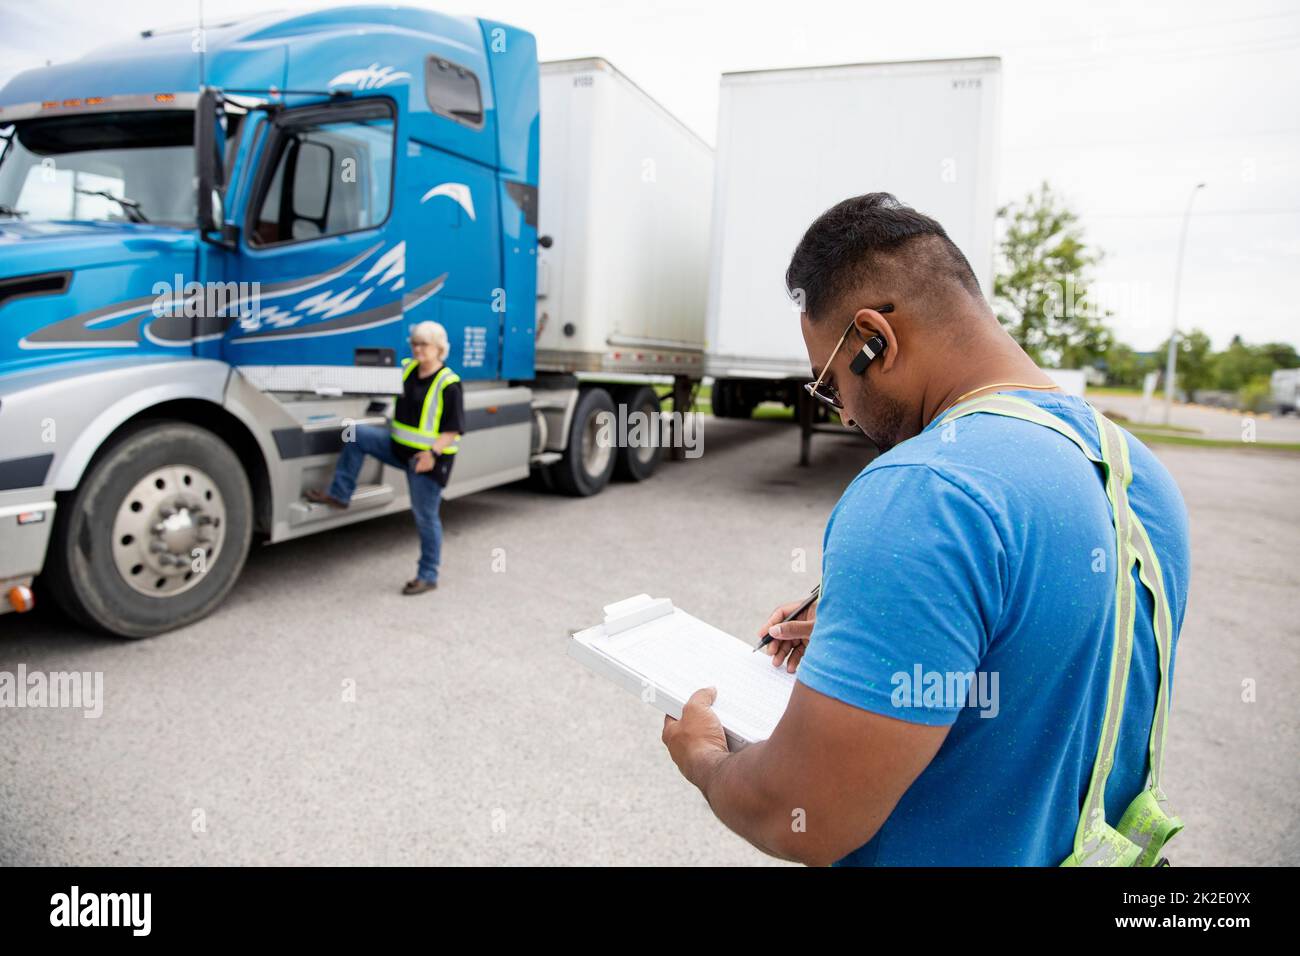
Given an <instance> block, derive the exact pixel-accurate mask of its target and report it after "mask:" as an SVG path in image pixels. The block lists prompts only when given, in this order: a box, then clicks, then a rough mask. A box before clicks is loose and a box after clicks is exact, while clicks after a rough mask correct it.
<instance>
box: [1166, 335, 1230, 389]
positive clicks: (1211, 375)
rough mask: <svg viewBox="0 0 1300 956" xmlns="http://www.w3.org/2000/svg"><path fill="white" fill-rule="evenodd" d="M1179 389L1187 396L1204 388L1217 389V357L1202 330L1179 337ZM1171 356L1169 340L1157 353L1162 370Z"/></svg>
mask: <svg viewBox="0 0 1300 956" xmlns="http://www.w3.org/2000/svg"><path fill="white" fill-rule="evenodd" d="M1175 351H1176V352H1177V353H1178V356H1177V360H1178V369H1177V372H1176V375H1177V378H1178V387H1179V388H1180V389H1182V390H1183V391H1184V392H1186V393H1187V394H1189V395H1190V394H1191V393H1192V392H1196V391H1200V390H1201V389H1203V388H1214V387H1216V366H1217V364H1218V363H1217V356H1215V355H1214V353H1213V351H1212V346H1211V343H1210V337H1209V336H1208V335H1206V334H1205V333H1204V332H1202V331H1201V330H1200V329H1192V330H1191V331H1190V332H1188V333H1187V334H1186V335H1180V336H1178V345H1177V347H1176V349H1175ZM1168 354H1169V340H1168V339H1165V340H1164V342H1162V343H1161V344H1160V350H1159V351H1158V352H1157V353H1156V355H1158V356H1159V357H1160V360H1161V362H1160V368H1161V369H1163V368H1164V358H1165V356H1166V355H1168Z"/></svg>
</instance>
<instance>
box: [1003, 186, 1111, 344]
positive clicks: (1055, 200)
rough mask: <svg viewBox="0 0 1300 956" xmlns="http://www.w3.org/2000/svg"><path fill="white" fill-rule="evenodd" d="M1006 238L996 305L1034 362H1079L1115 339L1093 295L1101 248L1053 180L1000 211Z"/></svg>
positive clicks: (1009, 328) (1012, 333)
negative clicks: (1090, 241)
mask: <svg viewBox="0 0 1300 956" xmlns="http://www.w3.org/2000/svg"><path fill="white" fill-rule="evenodd" d="M998 219H999V222H1000V224H1001V226H1002V238H1001V241H1000V243H999V246H998V270H997V276H996V278H995V279H994V281H993V301H994V309H995V311H996V312H997V316H998V320H999V321H1000V322H1001V323H1002V324H1003V326H1005V327H1006V329H1007V331H1008V332H1009V333H1010V334H1011V337H1012V338H1014V339H1015V340H1016V341H1017V342H1018V343H1020V347H1021V348H1023V349H1024V350H1025V351H1026V352H1028V353H1029V356H1030V357H1031V358H1033V359H1034V361H1036V362H1039V363H1042V364H1045V365H1054V364H1059V365H1060V366H1061V367H1065V368H1078V367H1081V366H1083V365H1092V364H1095V363H1096V362H1097V360H1098V359H1100V358H1101V357H1102V356H1104V355H1105V354H1106V352H1107V351H1108V350H1109V349H1110V347H1111V345H1112V344H1113V339H1112V336H1111V333H1110V331H1109V330H1108V329H1107V328H1106V326H1105V324H1104V322H1103V319H1104V318H1105V317H1106V315H1099V314H1097V313H1098V310H1097V309H1095V308H1094V307H1093V306H1092V304H1091V303H1090V302H1089V301H1088V284H1089V282H1090V281H1091V270H1092V267H1093V266H1095V265H1096V264H1097V263H1098V262H1099V261H1100V260H1101V253H1100V252H1096V251H1093V250H1090V249H1089V248H1088V247H1087V246H1086V245H1085V243H1084V240H1083V232H1082V230H1081V229H1080V227H1079V224H1078V216H1076V215H1075V214H1074V213H1073V212H1071V211H1070V210H1069V209H1068V208H1066V206H1065V204H1064V202H1063V200H1062V199H1061V198H1060V197H1059V196H1057V195H1056V194H1055V193H1053V192H1052V189H1051V187H1050V186H1048V184H1047V183H1043V184H1042V186H1040V187H1039V189H1038V190H1037V191H1036V192H1030V193H1029V194H1028V195H1027V196H1025V198H1024V199H1023V200H1022V201H1021V202H1018V203H1009V204H1008V205H1006V206H1003V207H1002V208H1001V209H999V210H998Z"/></svg>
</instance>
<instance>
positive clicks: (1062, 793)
mask: <svg viewBox="0 0 1300 956" xmlns="http://www.w3.org/2000/svg"><path fill="white" fill-rule="evenodd" d="M786 285H787V288H788V289H789V290H790V293H791V295H792V296H793V297H795V299H796V301H797V302H799V303H800V304H801V306H802V309H803V312H802V315H801V325H802V329H803V335H804V341H805V344H806V345H807V348H808V354H809V356H810V360H811V362H812V367H813V374H814V375H816V376H817V378H818V381H817V383H816V385H815V388H814V391H815V393H816V394H817V395H818V397H820V398H822V400H823V401H828V402H829V403H830V404H833V405H837V406H839V407H841V408H842V410H841V412H840V414H841V417H842V418H843V420H844V421H845V423H846V424H847V425H850V426H856V427H858V428H859V429H861V430H862V431H863V432H864V433H865V434H866V435H867V437H868V438H870V439H871V440H872V441H873V442H874V443H875V444H876V445H877V446H879V447H880V449H881V450H882V451H883V452H884V454H882V455H881V456H880V457H878V458H877V459H876V460H875V461H873V462H872V463H871V464H870V465H869V466H867V467H866V468H865V469H863V470H862V472H861V473H859V474H858V476H857V477H856V478H854V480H853V481H852V482H851V483H850V484H849V487H848V488H847V489H846V490H845V492H844V494H843V496H842V497H841V498H840V501H839V503H838V504H837V505H836V506H835V509H834V511H833V512H832V513H831V517H830V521H829V522H828V523H827V526H826V534H825V539H824V542H823V556H822V591H821V597H820V600H819V601H818V602H817V604H815V605H813V607H812V608H811V609H810V610H809V611H808V612H807V613H806V614H805V615H803V619H802V620H799V621H794V622H791V623H786V624H779V622H780V621H782V619H783V618H784V617H785V616H786V614H788V613H789V612H790V611H792V610H793V609H794V607H795V605H796V604H797V603H798V602H794V603H791V604H789V605H785V606H783V607H781V608H778V609H777V610H776V611H774V612H773V614H772V617H771V618H770V619H769V621H768V622H767V624H766V625H764V626H763V628H761V629H760V632H759V633H760V635H762V634H769V635H770V636H772V637H773V638H774V641H773V642H772V643H771V644H770V645H768V650H769V651H771V652H773V657H772V662H773V664H774V665H776V666H785V667H787V668H788V669H790V670H793V671H795V673H796V675H797V678H798V680H797V683H796V684H795V689H794V692H793V694H792V695H791V698H790V704H789V707H788V709H787V711H786V713H785V716H784V717H783V718H782V720H781V722H780V723H779V725H778V726H777V728H776V730H775V731H774V732H773V734H772V736H771V738H770V739H769V740H767V741H764V742H762V743H758V744H754V745H752V746H750V747H747V748H745V749H744V750H741V751H739V752H737V753H734V754H731V753H728V751H727V748H726V742H725V737H724V735H723V732H722V728H721V726H720V724H719V723H718V721H717V718H716V716H715V715H714V713H713V710H712V708H711V706H710V705H711V704H712V702H713V700H714V692H713V690H712V689H702V690H701V691H699V692H698V693H696V694H695V695H694V696H692V697H691V699H690V701H688V702H687V705H686V707H685V708H684V710H683V714H682V719H681V720H673V719H672V718H667V719H666V720H665V723H664V742H665V743H666V744H667V746H668V749H669V752H670V753H671V755H672V757H673V760H674V761H675V762H676V763H677V765H678V767H679V768H680V769H681V771H682V773H683V774H684V775H685V776H686V777H687V779H689V780H690V781H691V782H692V783H694V784H696V785H697V786H698V787H699V788H700V789H701V791H702V792H703V793H704V795H705V797H706V799H707V800H708V802H709V805H710V806H711V807H712V809H713V811H714V812H715V813H716V814H717V815H718V817H719V818H720V819H721V820H722V821H723V822H724V823H725V824H726V825H727V826H729V827H730V828H731V829H733V830H735V831H736V832H737V833H739V834H740V835H741V836H743V837H745V838H746V839H747V840H749V841H750V842H751V843H753V844H754V845H755V846H757V847H759V848H760V849H762V850H764V851H766V852H768V853H771V854H773V855H776V856H780V857H783V858H785V859H792V860H798V861H801V862H805V863H809V864H828V863H834V862H839V863H845V864H861V865H1031V866H1046V865H1051V866H1055V865H1057V864H1059V863H1061V862H1062V861H1063V860H1065V859H1066V857H1067V856H1069V855H1070V852H1071V849H1072V844H1073V840H1074V835H1075V830H1076V827H1077V825H1078V821H1079V811H1080V806H1081V804H1082V803H1083V799H1084V796H1085V794H1086V792H1087V789H1088V783H1089V780H1090V777H1091V773H1092V769H1093V762H1094V759H1095V757H1096V755H1097V749H1098V742H1099V737H1100V733H1101V727H1102V716H1103V714H1104V712H1105V709H1106V691H1107V687H1108V678H1109V668H1110V659H1111V651H1112V644H1113V640H1114V627H1115V577H1116V575H1115V567H1116V564H1115V561H1116V552H1115V528H1114V524H1113V521H1112V512H1111V508H1110V504H1109V501H1108V499H1107V497H1106V493H1105V489H1104V485H1103V479H1102V475H1101V472H1100V469H1098V467H1097V466H1096V465H1095V464H1093V463H1092V462H1091V461H1090V460H1089V459H1088V458H1087V457H1086V456H1085V455H1084V454H1083V453H1082V452H1081V451H1080V449H1079V448H1078V446H1076V445H1075V444H1073V443H1072V442H1071V441H1069V440H1068V439H1066V438H1064V437H1062V436H1061V435H1060V434H1058V433H1057V432H1055V431H1053V430H1051V429H1049V428H1046V427H1044V426H1043V425H1041V424H1035V423H1031V422H1028V421H1023V420H1020V419H1014V418H1007V417H1003V416H999V415H990V414H976V415H970V416H967V417H964V418H960V419H956V420H954V421H952V422H949V423H947V424H943V423H942V421H941V417H942V413H944V412H945V411H946V410H948V409H949V408H951V407H952V406H954V405H956V404H957V403H958V402H959V401H964V400H966V399H968V398H972V397H976V396H985V395H991V394H995V393H1007V394H1010V395H1014V396H1016V397H1018V398H1021V399H1024V400H1027V401H1029V402H1032V403H1033V404H1034V405H1036V406H1038V407H1039V408H1041V409H1043V410H1045V411H1047V412H1050V413H1051V414H1053V415H1055V416H1057V417H1058V418H1060V419H1061V420H1062V421H1063V422H1065V423H1066V424H1068V425H1069V426H1070V427H1072V428H1073V429H1074V430H1075V431H1076V432H1077V433H1078V434H1079V435H1080V436H1081V437H1082V438H1083V440H1084V442H1085V443H1086V444H1088V445H1089V446H1090V449H1091V451H1092V453H1093V454H1098V453H1099V447H1098V442H1099V436H1098V434H1097V428H1096V424H1095V422H1094V420H1093V417H1092V413H1091V410H1090V409H1089V407H1088V405H1087V404H1086V403H1085V402H1084V401H1083V400H1081V399H1078V398H1073V397H1070V396H1067V395H1064V394H1062V393H1061V392H1060V391H1059V390H1058V389H1057V388H1056V386H1055V385H1054V383H1053V382H1052V380H1051V379H1050V378H1049V377H1048V376H1047V375H1046V374H1045V373H1044V372H1043V371H1041V370H1040V369H1039V368H1038V367H1037V366H1036V365H1035V364H1034V363H1033V362H1032V361H1031V360H1030V359H1029V357H1028V356H1027V355H1026V354H1025V353H1024V351H1023V350H1022V349H1021V348H1020V347H1019V346H1018V345H1017V344H1016V343H1015V342H1014V341H1013V340H1012V339H1011V337H1010V336H1009V335H1008V334H1007V333H1006V332H1005V331H1004V330H1003V329H1002V327H1001V326H1000V324H999V323H998V320H997V319H996V317H995V316H994V315H993V313H992V311H991V310H990V309H989V306H988V304H987V303H986V302H985V300H984V298H983V296H982V294H981V293H980V289H979V286H978V283H977V282H976V279H975V276H974V274H973V273H972V272H971V269H970V265H969V264H968V263H967V261H966V259H965V257H964V256H963V255H962V253H961V252H960V251H959V250H958V249H957V247H956V246H955V245H954V244H953V243H952V242H951V240H949V238H948V236H947V235H946V234H945V232H944V230H943V228H942V227H941V226H940V225H939V224H938V223H937V222H935V221H934V220H933V219H930V218H929V217H927V216H924V215H921V214H919V213H917V212H916V211H914V210H912V209H910V208H908V207H906V206H903V205H901V204H899V203H898V202H897V200H895V199H894V198H893V197H892V196H889V195H888V194H885V193H872V194H868V195H865V196H859V197H856V198H854V199H849V200H846V201H844V202H842V203H840V204H839V205H837V206H835V207H833V208H831V209H830V210H828V211H827V212H826V213H824V214H823V215H822V216H821V217H819V218H818V219H817V220H816V221H815V222H814V223H813V224H812V226H810V227H809V229H808V231H807V233H806V234H805V235H804V237H803V239H802V241H801V242H800V243H799V245H798V247H797V248H796V250H795V252H794V256H793V258H792V260H791V263H790V267H789V269H788V271H787V273H786ZM1124 439H1125V441H1126V442H1127V445H1128V451H1129V455H1130V458H1131V465H1132V470H1133V474H1134V478H1133V483H1132V485H1131V487H1130V489H1129V495H1130V501H1131V503H1132V506H1133V509H1134V510H1135V511H1136V513H1137V515H1138V517H1139V518H1140V519H1141V520H1142V522H1143V524H1144V525H1145V527H1146V529H1147V531H1148V533H1149V535H1150V538H1151V543H1152V546H1153V548H1154V551H1155V553H1156V556H1157V557H1158V559H1159V562H1160V564H1161V566H1162V569H1163V572H1164V584H1165V589H1166V592H1167V595H1168V600H1169V604H1170V608H1171V609H1172V616H1173V623H1174V641H1175V643H1176V641H1177V633H1178V630H1179V628H1180V627H1181V625H1182V620H1183V612H1184V608H1185V606H1186V599H1187V583H1188V578H1189V574H1190V567H1189V553H1188V535H1187V516H1186V509H1185V508H1184V505H1183V501H1182V498H1181V496H1180V495H1179V492H1178V489H1177V487H1176V486H1175V484H1174V482H1173V480H1172V479H1171V478H1170V476H1169V473H1168V472H1167V471H1166V470H1165V469H1164V467H1163V466H1162V465H1161V464H1160V463H1159V461H1157V460H1156V458H1155V457H1154V456H1153V455H1152V454H1151V453H1150V452H1149V451H1148V450H1147V449H1146V447H1145V446H1143V445H1142V444H1141V443H1140V442H1138V441H1137V440H1135V439H1133V438H1132V437H1131V436H1129V435H1128V434H1127V433H1125V434H1124ZM1135 573H1136V572H1135ZM1137 593H1138V606H1137V609H1136V622H1135V631H1134V642H1133V650H1132V655H1133V657H1132V664H1131V667H1130V671H1129V679H1128V684H1127V689H1126V697H1125V707H1124V714H1123V720H1122V722H1121V724H1120V733H1119V740H1118V744H1117V747H1116V751H1115V761H1114V768H1113V770H1112V771H1111V774H1110V777H1109V780H1108V783H1107V786H1106V792H1105V806H1106V818H1107V820H1108V821H1109V822H1110V823H1111V824H1112V825H1114V824H1115V823H1116V822H1117V821H1118V819H1119V816H1120V814H1122V813H1123V811H1124V808H1125V807H1126V806H1128V804H1129V802H1130V801H1131V800H1132V799H1133V798H1134V797H1135V796H1136V795H1137V794H1138V793H1139V792H1140V791H1141V790H1142V788H1143V787H1144V786H1145V783H1146V778H1147V771H1148V753H1147V751H1148V742H1149V734H1150V729H1151V722H1152V717H1153V713H1154V710H1155V691H1156V687H1157V682H1158V678H1159V660H1158V656H1157V652H1156V644H1155V638H1154V633H1153V626H1152V613H1153V609H1152V602H1151V599H1150V595H1149V594H1148V593H1147V592H1146V591H1145V590H1144V589H1142V588H1141V587H1140V586H1139V588H1138V591H1137ZM796 668H797V670H796Z"/></svg>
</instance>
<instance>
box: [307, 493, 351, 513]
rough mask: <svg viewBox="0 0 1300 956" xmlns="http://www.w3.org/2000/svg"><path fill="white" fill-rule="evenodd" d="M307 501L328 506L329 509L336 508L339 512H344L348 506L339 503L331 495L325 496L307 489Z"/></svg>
mask: <svg viewBox="0 0 1300 956" xmlns="http://www.w3.org/2000/svg"><path fill="white" fill-rule="evenodd" d="M307 500H308V501H314V502H316V504H318V505H329V506H330V507H331V508H338V509H339V510H346V509H347V506H348V503H347V502H346V501H339V500H338V499H337V498H335V497H334V496H333V495H329V494H326V493H325V492H323V491H320V490H318V489H316V488H308V489H307Z"/></svg>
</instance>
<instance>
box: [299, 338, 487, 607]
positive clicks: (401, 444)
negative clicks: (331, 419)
mask: <svg viewBox="0 0 1300 956" xmlns="http://www.w3.org/2000/svg"><path fill="white" fill-rule="evenodd" d="M410 344H411V353H412V354H413V355H414V356H415V357H414V358H413V359H406V360H405V361H403V363H402V366H403V371H402V394H401V396H400V397H399V398H398V399H397V407H396V408H395V409H394V410H393V420H392V422H391V423H390V424H389V427H388V428H386V429H385V428H383V427H382V426H379V425H359V426H358V427H357V429H356V435H355V440H353V441H344V443H343V450H342V452H340V453H339V460H338V464H337V465H335V467H334V480H333V481H332V482H331V483H330V486H329V489H328V490H327V491H319V490H317V489H312V490H310V491H308V492H307V498H308V500H310V501H315V502H319V503H321V504H326V505H330V506H331V507H334V508H346V507H348V504H349V502H350V501H351V500H352V493H353V492H354V491H355V490H356V487H357V475H358V474H359V473H360V471H361V465H362V464H363V463H364V461H365V458H366V455H372V456H373V457H375V458H378V459H379V460H380V461H382V462H383V463H384V464H386V465H391V466H392V467H394V468H401V469H403V470H405V471H406V481H407V486H408V487H409V488H410V492H411V511H412V513H413V514H414V515H415V526H416V528H418V529H419V531H420V564H419V568H418V570H417V571H416V575H415V577H414V578H412V579H411V580H410V581H407V582H406V585H405V586H404V587H403V588H402V593H403V594H423V593H424V592H425V591H432V590H433V589H434V588H436V587H437V586H438V563H439V561H440V559H441V555H442V520H441V519H440V518H439V517H438V507H439V505H440V504H441V503H442V491H443V489H444V488H446V487H447V481H448V480H449V479H450V478H451V466H452V465H453V464H454V463H455V461H456V452H457V450H458V445H457V442H458V441H459V439H460V435H461V432H463V431H464V429H465V401H464V395H463V394H462V391H461V385H460V376H459V375H457V374H456V373H455V372H453V371H452V370H451V369H450V368H449V367H448V366H447V365H445V364H444V363H445V361H446V359H447V353H448V352H450V351H451V346H450V345H449V344H448V342H447V330H446V329H444V328H443V327H442V326H441V325H439V324H438V323H437V322H421V323H419V324H418V325H414V326H412V327H411V337H410Z"/></svg>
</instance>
